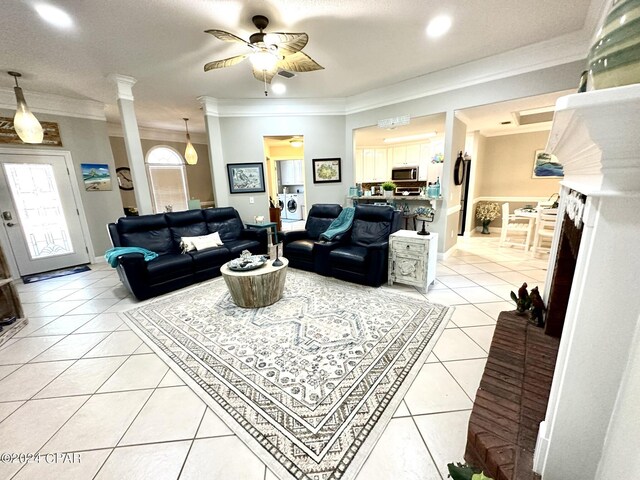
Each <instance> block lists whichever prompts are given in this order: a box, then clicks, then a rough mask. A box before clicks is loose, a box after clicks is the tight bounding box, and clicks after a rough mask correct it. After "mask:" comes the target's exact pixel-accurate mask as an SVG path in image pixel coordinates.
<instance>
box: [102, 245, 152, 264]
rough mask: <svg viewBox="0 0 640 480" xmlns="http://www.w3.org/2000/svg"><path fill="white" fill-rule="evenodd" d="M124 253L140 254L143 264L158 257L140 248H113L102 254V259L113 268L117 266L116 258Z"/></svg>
mask: <svg viewBox="0 0 640 480" xmlns="http://www.w3.org/2000/svg"><path fill="white" fill-rule="evenodd" d="M126 253H141V254H143V255H144V260H145V262H148V261H149V260H153V259H154V258H156V257H157V256H158V254H157V253H156V252H152V251H151V250H147V249H146V248H141V247H115V248H110V249H109V250H107V251H106V252H104V258H105V260H106V261H107V262H109V265H111V266H112V267H113V268H115V267H117V266H118V257H119V256H120V255H124V254H126Z"/></svg>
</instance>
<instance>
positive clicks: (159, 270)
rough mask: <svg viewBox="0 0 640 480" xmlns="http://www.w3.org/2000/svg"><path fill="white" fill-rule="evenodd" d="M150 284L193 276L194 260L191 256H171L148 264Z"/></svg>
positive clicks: (158, 258) (164, 256)
mask: <svg viewBox="0 0 640 480" xmlns="http://www.w3.org/2000/svg"><path fill="white" fill-rule="evenodd" d="M147 274H148V278H149V283H161V282H164V281H167V280H172V279H174V278H178V277H183V276H187V275H192V274H193V259H192V258H191V257H190V256H189V255H181V254H179V253H177V254H169V255H160V256H159V257H157V258H155V259H153V260H151V261H150V262H147Z"/></svg>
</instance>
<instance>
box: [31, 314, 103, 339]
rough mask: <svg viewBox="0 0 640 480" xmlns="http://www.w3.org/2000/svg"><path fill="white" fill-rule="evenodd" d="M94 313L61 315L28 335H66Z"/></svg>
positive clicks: (89, 318) (85, 321)
mask: <svg viewBox="0 0 640 480" xmlns="http://www.w3.org/2000/svg"><path fill="white" fill-rule="evenodd" d="M93 317H95V315H63V316H61V317H58V318H56V319H55V320H54V321H52V322H49V323H47V324H46V325H44V326H43V327H42V328H40V329H38V330H36V331H35V332H33V333H31V335H29V336H30V337H42V336H46V335H68V334H69V333H72V332H73V331H75V330H77V329H78V328H80V327H81V326H82V325H84V324H85V323H87V322H88V321H89V320H91V319H92V318H93Z"/></svg>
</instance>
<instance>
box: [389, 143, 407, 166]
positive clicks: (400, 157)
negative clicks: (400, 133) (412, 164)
mask: <svg viewBox="0 0 640 480" xmlns="http://www.w3.org/2000/svg"><path fill="white" fill-rule="evenodd" d="M389 150H391V151H392V152H393V153H392V158H393V166H394V167H401V166H402V165H406V164H407V147H405V146H404V145H397V146H395V147H393V148H390V149H389Z"/></svg>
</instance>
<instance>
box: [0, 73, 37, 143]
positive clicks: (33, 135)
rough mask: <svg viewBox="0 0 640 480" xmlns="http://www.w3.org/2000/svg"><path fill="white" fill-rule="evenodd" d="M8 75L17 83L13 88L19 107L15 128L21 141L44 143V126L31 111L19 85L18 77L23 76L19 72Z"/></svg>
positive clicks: (14, 119) (14, 122)
mask: <svg viewBox="0 0 640 480" xmlns="http://www.w3.org/2000/svg"><path fill="white" fill-rule="evenodd" d="M8 73H9V75H11V76H12V77H13V78H14V79H15V81H16V86H15V87H13V90H14V92H15V94H16V101H17V103H18V106H17V108H16V114H15V116H14V117H13V128H15V130H16V133H17V134H18V136H19V137H20V140H22V141H23V142H24V143H42V140H43V138H44V131H43V130H42V125H40V122H39V121H38V119H37V118H36V117H35V115H34V114H33V113H31V110H29V107H28V106H27V102H26V101H25V99H24V93H22V89H21V88H20V86H19V85H18V77H21V76H22V75H21V74H20V73H18V72H8Z"/></svg>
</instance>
